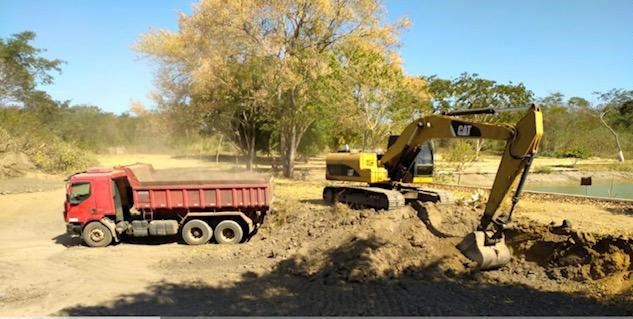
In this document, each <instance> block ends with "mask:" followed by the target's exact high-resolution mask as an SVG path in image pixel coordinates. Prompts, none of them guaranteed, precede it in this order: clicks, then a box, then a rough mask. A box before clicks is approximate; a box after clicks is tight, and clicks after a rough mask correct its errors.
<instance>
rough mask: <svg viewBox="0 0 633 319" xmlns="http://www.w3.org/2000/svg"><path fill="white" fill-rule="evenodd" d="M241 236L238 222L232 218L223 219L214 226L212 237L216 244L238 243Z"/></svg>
mask: <svg viewBox="0 0 633 319" xmlns="http://www.w3.org/2000/svg"><path fill="white" fill-rule="evenodd" d="M243 236H244V232H243V231H242V227H241V226H240V224H238V223H237V222H235V221H232V220H223V221H221V222H220V223H219V224H218V225H217V226H216V227H215V235H214V237H215V241H217V242H218V244H238V243H239V242H240V241H242V237H243Z"/></svg>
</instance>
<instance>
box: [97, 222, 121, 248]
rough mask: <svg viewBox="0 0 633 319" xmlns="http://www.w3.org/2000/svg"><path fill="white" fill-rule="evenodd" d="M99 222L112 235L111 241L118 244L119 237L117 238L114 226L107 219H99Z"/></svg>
mask: <svg viewBox="0 0 633 319" xmlns="http://www.w3.org/2000/svg"><path fill="white" fill-rule="evenodd" d="M100 222H101V223H102V224H104V225H105V226H106V227H108V229H109V230H110V233H112V239H114V242H117V243H118V242H119V236H118V233H117V232H116V225H115V224H114V222H113V221H112V220H111V219H110V218H108V217H103V218H101V220H100Z"/></svg>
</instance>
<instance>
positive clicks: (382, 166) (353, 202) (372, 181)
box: [323, 105, 543, 269]
mask: <svg viewBox="0 0 633 319" xmlns="http://www.w3.org/2000/svg"><path fill="white" fill-rule="evenodd" d="M527 108H528V109H529V110H528V112H527V113H526V114H525V115H524V116H523V117H522V118H521V119H520V120H519V121H518V122H517V123H516V124H515V125H510V124H498V123H481V122H476V121H472V120H466V119H462V118H459V116H463V115H475V114H495V113H497V112H500V111H505V110H515V109H526V107H517V108H505V109H497V108H484V109H471V110H462V111H454V112H444V113H442V114H433V115H429V116H425V117H422V118H419V119H417V120H415V121H414V122H412V123H411V124H409V125H408V126H407V127H406V128H405V129H404V131H403V132H402V134H400V135H399V136H397V137H393V138H391V142H392V143H389V144H390V145H389V146H388V148H387V150H386V151H385V153H384V154H377V153H368V152H350V151H349V150H344V151H339V152H337V153H331V154H329V155H328V156H327V157H326V179H327V180H333V181H346V182H361V183H364V184H368V185H359V186H353V185H343V184H341V185H329V186H326V187H325V188H324V189H323V200H324V201H325V202H326V203H328V204H333V203H335V202H341V203H345V204H348V205H349V206H350V207H352V208H374V209H377V210H379V209H384V210H390V209H395V208H399V207H402V206H404V205H406V204H413V203H414V202H427V201H431V202H440V201H442V198H441V196H440V194H439V193H438V192H435V191H432V190H429V189H425V188H424V187H421V186H419V185H415V184H412V182H414V181H415V180H416V178H420V177H424V176H425V175H428V174H429V167H430V171H431V172H432V165H433V162H432V160H433V155H432V148H431V147H430V144H429V142H430V141H431V140H432V139H435V138H471V139H494V140H503V141H506V146H505V151H504V153H503V156H502V158H501V162H500V163H499V168H498V169H497V174H496V176H495V180H494V183H493V185H492V189H491V190H490V196H489V198H488V202H487V203H486V207H485V209H484V213H483V216H482V217H481V220H480V224H479V226H478V227H477V230H476V231H474V232H473V233H470V234H468V235H467V236H466V237H465V238H464V239H463V240H462V241H461V242H460V243H459V244H458V245H457V247H458V248H459V250H460V251H461V252H462V253H463V254H464V255H465V256H466V257H468V258H470V259H471V260H474V261H475V262H477V263H478V265H479V268H480V269H491V268H497V267H500V266H502V265H504V264H506V263H507V262H508V261H509V260H510V251H509V250H508V247H507V246H506V245H505V241H504V235H503V231H504V229H505V228H506V227H507V225H508V223H509V222H510V220H511V218H512V212H513V211H514V208H515V206H516V204H517V203H518V201H519V197H520V194H521V190H522V188H523V185H524V183H525V180H526V178H527V174H528V172H529V169H530V165H531V164H532V159H533V157H534V154H535V153H536V152H537V149H538V146H539V144H540V141H541V137H542V136H543V115H542V113H541V110H540V108H539V107H538V106H536V105H531V106H529V107H527ZM429 161H430V162H429ZM429 165H430V166H429ZM425 167H426V169H425ZM416 168H422V170H421V171H422V173H420V171H419V170H418V169H416ZM519 176H520V178H519ZM517 178H519V181H518V184H517V186H516V191H515V193H514V196H513V197H512V206H511V208H510V211H509V212H508V213H507V214H501V213H500V212H498V210H499V206H500V205H501V203H502V201H503V199H504V198H505V197H506V195H507V194H508V193H509V192H510V190H511V187H512V185H514V184H515V182H516V181H517Z"/></svg>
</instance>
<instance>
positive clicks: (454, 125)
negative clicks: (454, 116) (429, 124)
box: [451, 120, 481, 137]
mask: <svg viewBox="0 0 633 319" xmlns="http://www.w3.org/2000/svg"><path fill="white" fill-rule="evenodd" d="M451 133H453V136H455V137H458V136H459V137H476V136H481V130H480V129H479V128H478V127H477V126H473V125H472V124H470V123H466V122H462V121H457V120H453V121H451Z"/></svg>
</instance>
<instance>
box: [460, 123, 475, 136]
mask: <svg viewBox="0 0 633 319" xmlns="http://www.w3.org/2000/svg"><path fill="white" fill-rule="evenodd" d="M471 128H473V126H472V125H459V126H458V127H457V136H470V129H471Z"/></svg>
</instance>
